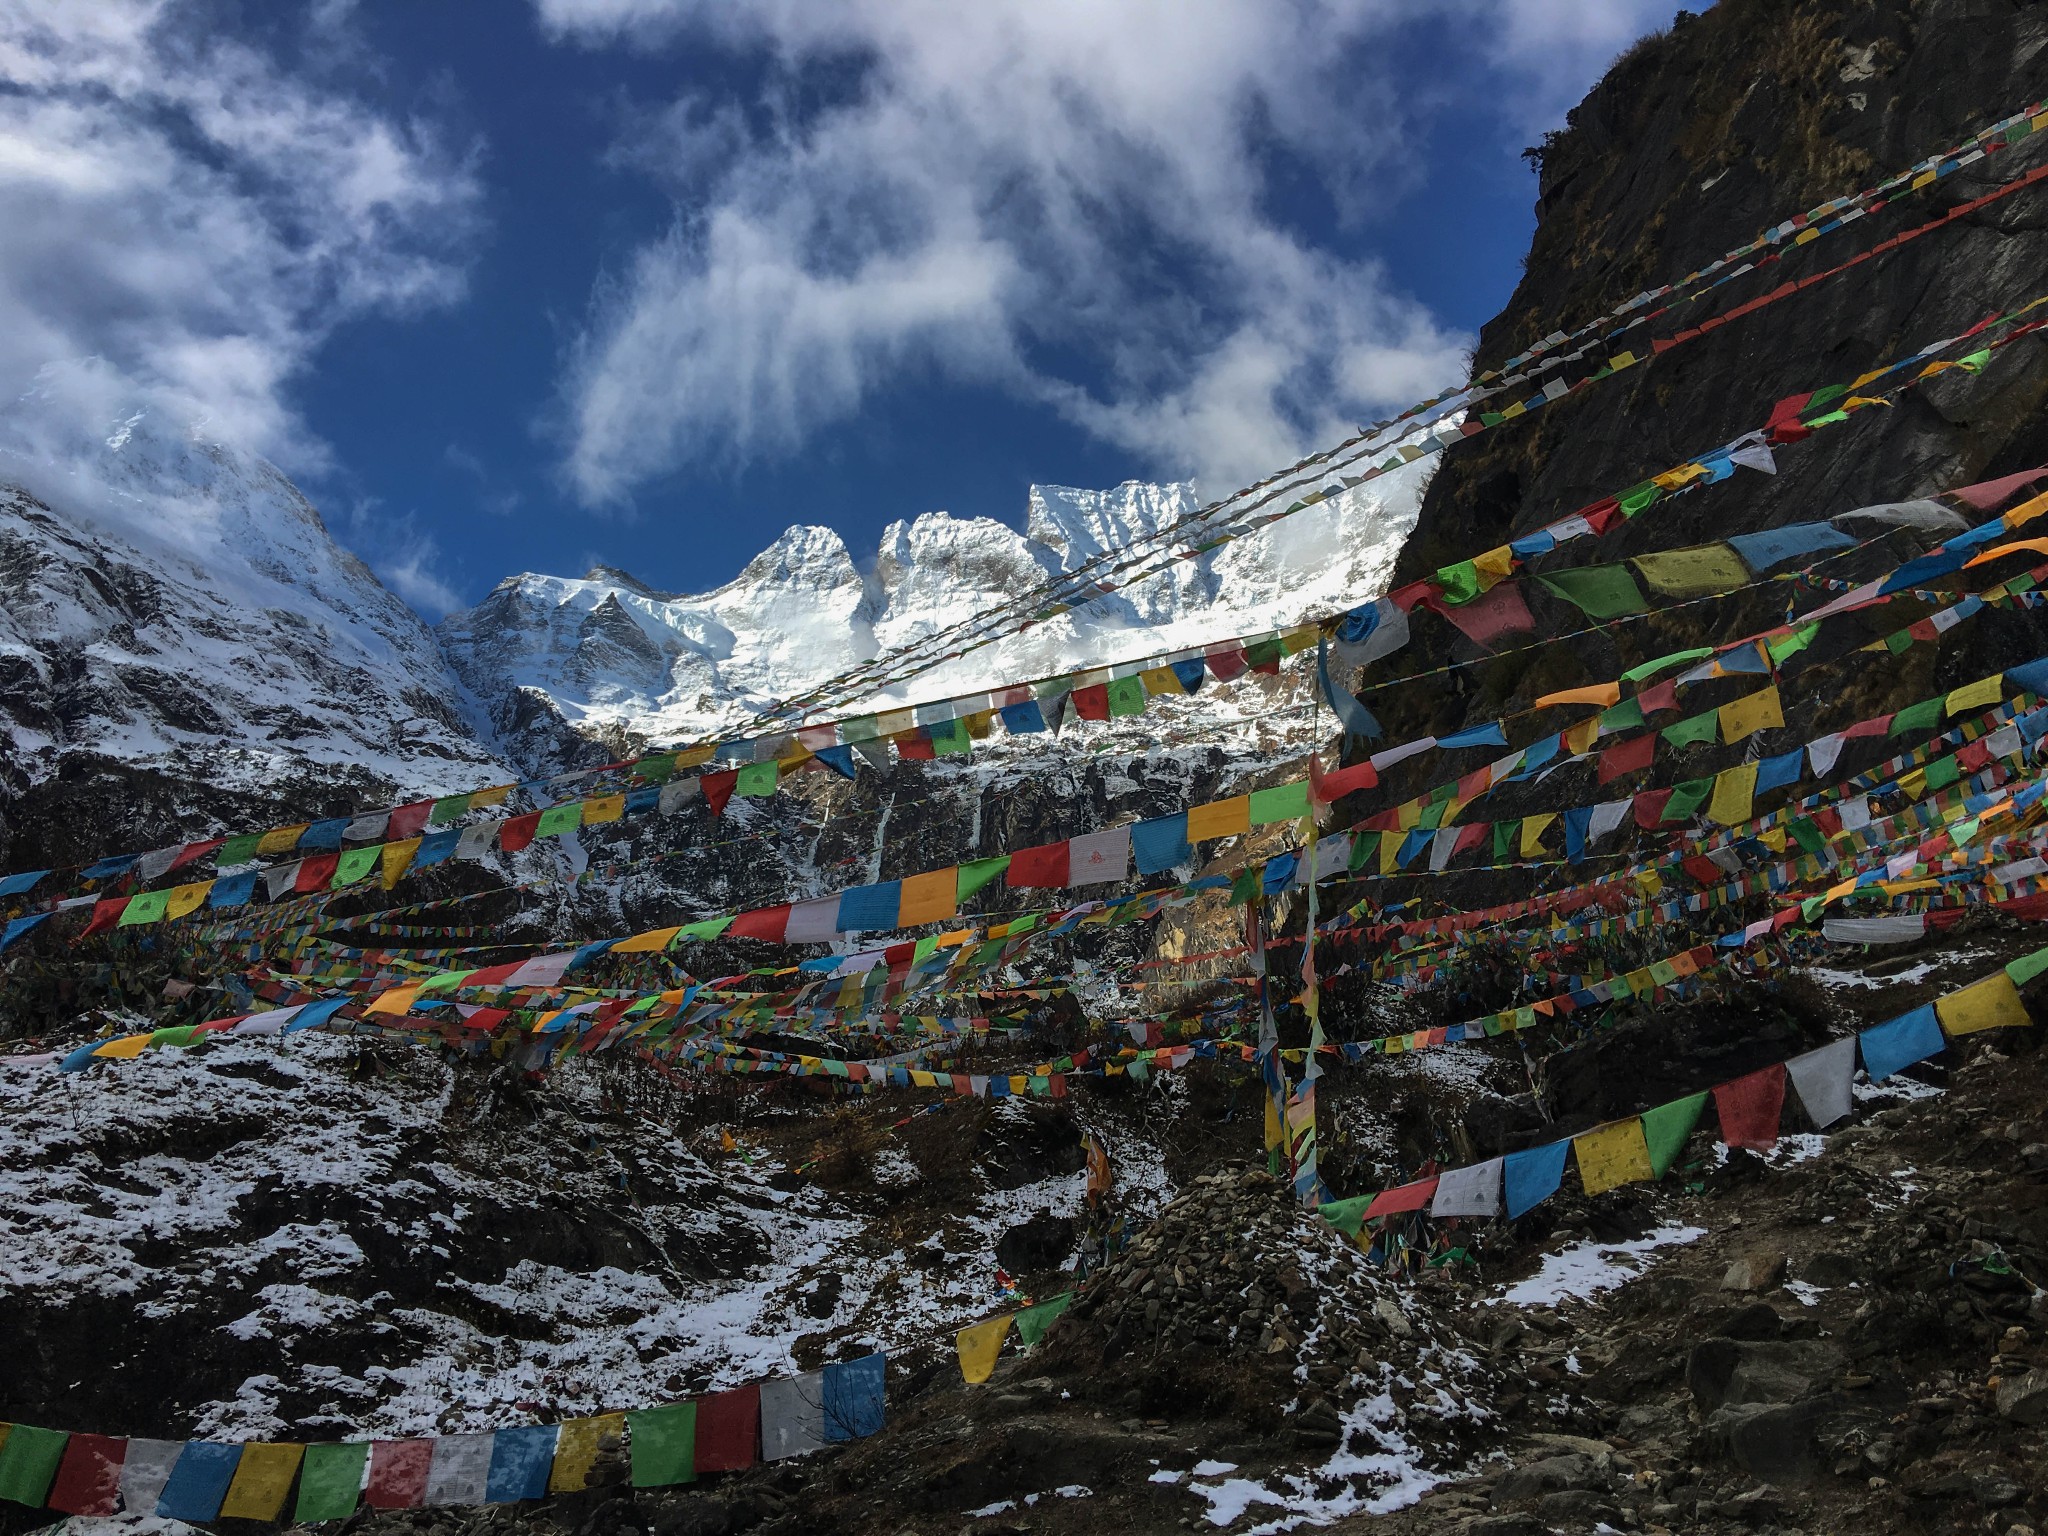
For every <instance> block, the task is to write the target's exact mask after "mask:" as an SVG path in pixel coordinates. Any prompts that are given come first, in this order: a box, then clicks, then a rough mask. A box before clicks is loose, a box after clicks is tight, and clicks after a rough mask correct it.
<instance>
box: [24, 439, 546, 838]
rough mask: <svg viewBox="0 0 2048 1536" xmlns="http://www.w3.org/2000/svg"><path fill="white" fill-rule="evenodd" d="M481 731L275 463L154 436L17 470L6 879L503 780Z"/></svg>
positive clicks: (427, 643)
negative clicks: (267, 819)
mask: <svg viewBox="0 0 2048 1536" xmlns="http://www.w3.org/2000/svg"><path fill="white" fill-rule="evenodd" d="M36 406H37V402H35V401H34V400H30V401H27V402H23V403H22V404H21V406H19V407H18V408H17V413H16V414H17V416H18V415H19V414H21V413H23V412H26V413H30V414H33V413H34V411H35V410H36ZM21 425H22V423H20V422H19V421H10V422H9V426H10V427H19V426H21ZM26 435H27V436H31V437H33V436H36V435H37V434H35V433H34V432H33V431H30V432H28V433H27V434H26ZM476 712H477V711H476V706H475V704H474V701H472V700H470V699H469V697H468V695H467V693H466V691H465V690H464V688H463V686H462V684H461V682H460V680H459V679H458V678H457V677H456V676H455V674H454V673H453V672H451V671H450V669H449V667H448V665H447V663H446V662H445V661H444V660H443V658H442V656H441V652H440V650H439V648H438V646H437V645H436V644H435V641H434V637H433V634H432V632H431V631H429V630H428V629H427V628H426V626H425V625H423V624H422V623H421V622H420V620H419V619H418V618H417V617H416V616H415V615H414V614H413V612H412V610H411V609H409V608H407V607H406V606H405V604H403V603H402V602H400V601H399V600H398V599H397V598H396V597H394V596H393V595H392V594H391V593H390V592H389V591H387V590H386V589H385V588H384V586H383V585H382V584H381V583H380V582H379V581H378V580H377V578H376V577H375V576H374V575H373V574H372V573H371V571H370V570H369V568H368V567H367V566H365V565H364V564H363V563H362V562H361V561H360V560H358V559H356V558H355V556H353V555H351V554H349V553H348V552H347V551H346V550H344V549H342V548H341V546H340V545H338V544H336V543H335V542H334V540H333V539H332V538H331V537H330V536H329V534H328V532H327V529H326V527H325V526H324V524H323V523H322V522H321V519H320V515H319V513H318V512H316V511H315V510H314V508H313V506H312V504H311V503H310V502H308V501H307V500H306V498H305V497H304V496H302V495H301V494H300V493H299V492H298V490H297V489H296V488H295V487H293V485H292V484H291V482H290V481H289V480H287V479H286V478H285V476H284V475H283V474H281V473H280V472H279V471H278V470H277V469H276V468H275V467H274V466H273V465H270V464H268V463H266V462H264V461H263V460H261V459H259V458H256V457H254V456H253V455H249V454H245V453H242V452H239V451H238V450H236V449H235V448H233V447H231V446H228V445H225V444H221V443H217V442H211V441H207V440H205V439H204V438H203V437H200V436H197V435H194V434H192V433H190V432H186V431H180V430H177V429H174V428H172V427H170V426H169V425H168V424H163V423H159V422H156V421H154V420H152V419H149V418H147V417H145V416H135V417H131V418H128V419H123V420H118V421H115V422H112V423H110V424H109V427H108V430H107V433H106V435H105V437H104V438H103V439H101V440H96V441H93V442H91V443H86V444H73V445H66V451H65V452H64V454H63V455H62V456H61V457H52V456H50V455H49V454H48V453H47V452H46V451H38V452H12V451H5V452H0V735H4V737H5V740H6V749H5V750H4V751H0V848H4V853H0V860H4V863H5V864H6V866H7V867H8V868H17V867H21V866H23V865H27V866H30V867H33V866H34V864H35V863H37V862H39V861H51V862H60V861H69V860H74V859H77V858H80V857H86V856H91V855H95V854H97V853H100V852H104V851H107V850H109V849H112V848H118V847H124V846H130V845H131V842H132V840H136V839H149V838H152V837H157V838H168V837H169V836H171V835H173V834H177V833H182V834H185V835H200V834H201V833H202V832H203V830H205V829H208V828H211V827H217V826H221V825H226V824H231V823H239V822H240V821H242V820H243V819H245V818H246V817H247V816H248V815H249V813H250V812H249V808H250V806H251V804H252V803H254V804H261V805H276V806H279V807H282V808H284V809H289V810H297V811H300V812H303V813H314V812H319V813H322V814H333V813H334V812H335V811H338V810H340V809H343V808H346V807H348V806H350V805H353V804H357V803H362V802H370V803H389V799H390V797H391V796H392V795H394V794H396V793H397V792H399V791H401V790H403V791H406V792H408V793H449V792H452V791H454V790H456V789H460V788H464V787H469V786H473V785H477V784H481V783H486V782H489V781H490V780H491V779H494V778H497V779H502V778H504V777H505V776H506V773H507V770H506V768H505V766H504V764H503V763H502V762H501V761H500V760H499V758H498V757H497V755H496V754H495V753H494V752H493V751H492V750H490V748H488V747H487V746H486V745H485V744H484V741H483V740H482V738H481V737H480V736H479V735H478V733H477V732H476V731H475V730H474V729H473V727H472V725H471V723H470V717H471V716H473V715H474V714H475V713H476ZM329 807H333V808H334V809H333V810H329V809H328V808H329Z"/></svg>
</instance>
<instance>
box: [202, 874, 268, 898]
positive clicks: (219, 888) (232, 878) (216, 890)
mask: <svg viewBox="0 0 2048 1536" xmlns="http://www.w3.org/2000/svg"><path fill="white" fill-rule="evenodd" d="M257 873H258V872H257V871H256V870H253V869H246V870H244V871H242V873H241V874H239V875H221V876H219V877H217V878H216V879H215V880H214V882H213V889H212V890H211V891H208V892H207V894H206V904H207V905H208V906H209V907H239V906H241V905H243V904H244V903H245V902H247V901H248V899H249V898H250V897H251V896H253V895H254V894H255V893H256V875H257Z"/></svg>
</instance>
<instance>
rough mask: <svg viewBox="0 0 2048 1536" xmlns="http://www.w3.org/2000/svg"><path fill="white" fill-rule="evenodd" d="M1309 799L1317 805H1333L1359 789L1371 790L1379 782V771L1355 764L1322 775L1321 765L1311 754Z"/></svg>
mask: <svg viewBox="0 0 2048 1536" xmlns="http://www.w3.org/2000/svg"><path fill="white" fill-rule="evenodd" d="M1308 780H1309V784H1308V793H1309V798H1310V799H1312V800H1314V801H1315V802H1316V804H1318V805H1334V804H1335V803H1336V802H1337V801H1339V800H1342V799H1343V798H1344V797H1345V796H1346V795H1349V794H1355V793H1357V792H1358V791H1359V790H1361V789H1372V788H1375V787H1377V785H1378V784H1379V782H1380V776H1379V770H1377V769H1376V768H1374V767H1373V765H1372V764H1371V763H1357V764H1354V765H1353V766H1351V767H1349V768H1339V769H1338V770H1337V771H1336V772H1335V773H1324V772H1323V770H1322V765H1321V763H1320V762H1318V761H1317V759H1316V757H1315V755H1314V754H1313V753H1311V754H1310V755H1309V760H1308Z"/></svg>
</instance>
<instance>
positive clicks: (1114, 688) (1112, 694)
mask: <svg viewBox="0 0 2048 1536" xmlns="http://www.w3.org/2000/svg"><path fill="white" fill-rule="evenodd" d="M1109 713H1110V717H1111V718H1112V719H1114V718H1116V717H1118V716H1120V715H1142V714H1143V713H1145V685H1144V683H1143V682H1141V681H1140V680H1139V679H1137V678H1135V677H1113V678H1111V679H1110V680H1109Z"/></svg>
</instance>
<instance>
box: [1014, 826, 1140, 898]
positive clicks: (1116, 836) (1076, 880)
mask: <svg viewBox="0 0 2048 1536" xmlns="http://www.w3.org/2000/svg"><path fill="white" fill-rule="evenodd" d="M1010 867H1011V870H1012V871H1013V872H1014V871H1015V869H1016V865H1015V864H1014V863H1013V864H1012V865H1011V866H1010ZM1130 874H1131V829H1130V828H1129V827H1127V826H1125V827H1111V828H1110V829H1109V830H1108V831H1107V832H1090V833H1087V834H1086V835H1084V836H1081V837H1075V838H1069V839H1068V840H1067V878H1066V882H1065V883H1066V884H1068V885H1109V884H1117V883H1120V882H1122V881H1124V880H1128V879H1129V878H1130Z"/></svg>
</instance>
